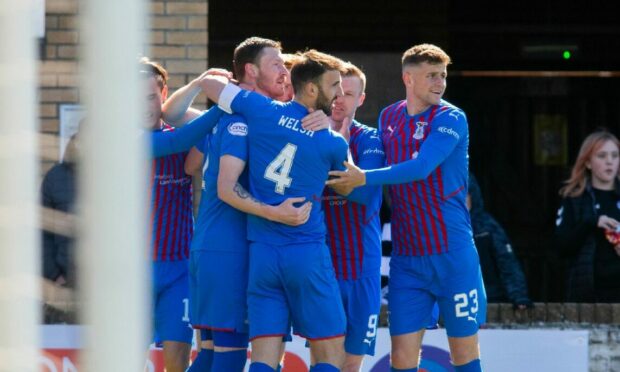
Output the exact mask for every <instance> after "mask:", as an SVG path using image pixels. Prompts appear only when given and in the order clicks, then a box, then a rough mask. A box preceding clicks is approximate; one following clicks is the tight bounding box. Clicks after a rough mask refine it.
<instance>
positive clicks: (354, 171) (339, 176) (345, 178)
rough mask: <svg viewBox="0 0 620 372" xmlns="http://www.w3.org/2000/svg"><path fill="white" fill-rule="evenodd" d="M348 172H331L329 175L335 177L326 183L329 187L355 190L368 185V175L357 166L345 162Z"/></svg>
mask: <svg viewBox="0 0 620 372" xmlns="http://www.w3.org/2000/svg"><path fill="white" fill-rule="evenodd" d="M344 166H345V167H346V168H347V170H346V171H331V172H329V175H330V176H331V177H334V178H332V179H329V180H327V182H325V184H326V185H328V186H333V185H339V186H343V187H350V188H355V187H359V186H364V185H365V184H366V173H364V171H363V170H361V169H360V168H358V167H357V166H356V165H355V164H352V163H349V162H347V161H345V162H344Z"/></svg>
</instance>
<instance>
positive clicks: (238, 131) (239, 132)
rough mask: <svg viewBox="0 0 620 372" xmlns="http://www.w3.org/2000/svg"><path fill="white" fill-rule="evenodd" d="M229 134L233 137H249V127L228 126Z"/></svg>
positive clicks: (245, 125)
mask: <svg viewBox="0 0 620 372" xmlns="http://www.w3.org/2000/svg"><path fill="white" fill-rule="evenodd" d="M228 133H230V134H232V135H233V136H247V135H248V126H247V124H245V123H231V124H230V125H228Z"/></svg>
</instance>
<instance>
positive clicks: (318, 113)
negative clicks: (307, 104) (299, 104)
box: [301, 109, 331, 131]
mask: <svg viewBox="0 0 620 372" xmlns="http://www.w3.org/2000/svg"><path fill="white" fill-rule="evenodd" d="M308 111H310V113H309V114H308V115H306V116H305V117H304V118H303V119H301V126H302V128H304V129H305V130H311V131H317V130H321V129H327V128H329V127H330V126H331V122H330V120H329V116H327V115H325V113H324V112H323V110H314V109H309V110H308Z"/></svg>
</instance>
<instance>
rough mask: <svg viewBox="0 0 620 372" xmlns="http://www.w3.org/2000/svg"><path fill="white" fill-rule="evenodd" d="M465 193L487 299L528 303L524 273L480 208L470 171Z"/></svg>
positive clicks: (503, 234)
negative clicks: (467, 195)
mask: <svg viewBox="0 0 620 372" xmlns="http://www.w3.org/2000/svg"><path fill="white" fill-rule="evenodd" d="M468 192H469V195H470V198H471V199H470V201H471V210H470V215H471V224H472V228H473V232H474V240H475V242H476V249H477V250H478V255H479V257H480V267H481V269H482V278H483V280H484V287H485V290H486V294H487V300H488V301H489V302H505V301H510V302H512V303H513V304H514V305H526V306H531V305H532V301H531V300H530V298H529V296H528V291H527V282H526V280H525V275H523V271H522V270H521V265H520V264H519V260H518V259H517V257H516V255H515V254H514V251H513V250H512V244H510V240H509V239H508V235H507V234H506V231H504V229H503V228H502V226H501V225H500V224H499V222H497V220H495V218H493V216H491V214H489V213H488V212H487V211H486V210H485V209H484V201H483V199H482V193H481V192H480V187H479V186H478V182H477V181H476V178H475V177H474V176H473V175H472V174H470V175H469V189H468Z"/></svg>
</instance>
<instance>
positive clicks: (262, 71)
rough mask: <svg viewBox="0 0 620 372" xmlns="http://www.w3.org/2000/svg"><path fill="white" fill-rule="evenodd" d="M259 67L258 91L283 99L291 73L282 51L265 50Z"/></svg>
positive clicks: (257, 76)
mask: <svg viewBox="0 0 620 372" xmlns="http://www.w3.org/2000/svg"><path fill="white" fill-rule="evenodd" d="M257 67H258V74H257V75H256V88H257V90H258V91H259V92H261V93H263V94H264V95H266V96H268V97H271V98H276V97H281V96H282V95H283V94H284V89H285V83H286V81H287V76H288V74H289V73H288V70H287V69H286V67H284V60H283V59H282V54H281V53H280V51H279V50H278V49H276V48H265V49H263V50H262V52H261V56H260V59H259V62H258V66H257Z"/></svg>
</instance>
